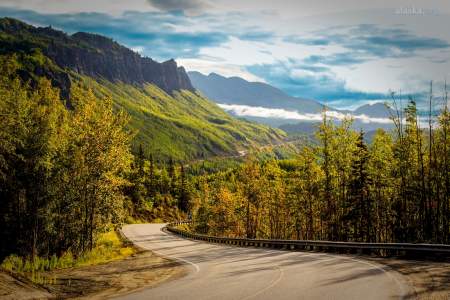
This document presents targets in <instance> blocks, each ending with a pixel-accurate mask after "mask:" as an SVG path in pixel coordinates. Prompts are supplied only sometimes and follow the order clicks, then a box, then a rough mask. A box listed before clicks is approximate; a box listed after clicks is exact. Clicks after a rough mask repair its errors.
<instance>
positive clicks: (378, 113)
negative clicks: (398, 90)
mask: <svg viewBox="0 0 450 300" xmlns="http://www.w3.org/2000/svg"><path fill="white" fill-rule="evenodd" d="M392 112H393V111H392V109H391V108H388V107H387V106H386V105H385V104H384V103H375V104H365V105H362V106H360V107H358V108H357V109H355V110H354V111H353V112H352V113H353V114H354V115H366V116H368V117H371V118H389V117H390V116H392Z"/></svg>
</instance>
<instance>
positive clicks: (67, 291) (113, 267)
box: [0, 251, 187, 299]
mask: <svg viewBox="0 0 450 300" xmlns="http://www.w3.org/2000/svg"><path fill="white" fill-rule="evenodd" d="M186 272H187V271H186V268H185V267H184V266H183V265H181V264H179V263H177V262H174V261H171V260H168V259H165V258H162V257H159V256H157V255H155V254H153V253H152V252H150V251H140V252H138V253H137V254H135V255H133V256H131V257H129V258H127V259H123V260H118V261H113V262H109V263H106V264H100V265H95V266H86V267H80V268H73V269H60V270H55V271H52V272H47V273H45V274H43V275H45V276H46V277H47V278H52V279H54V282H52V284H44V285H39V286H37V285H34V284H32V283H31V282H29V281H28V280H26V279H23V278H17V277H12V276H10V275H9V274H6V273H1V272H0V299H51V298H57V299H61V298H62V299H65V298H77V299H83V298H89V299H104V298H107V297H108V296H113V295H114V296H117V295H124V294H128V293H130V292H134V291H137V290H140V289H143V288H150V287H153V286H155V285H157V284H159V283H161V282H164V281H167V280H173V279H176V278H179V277H181V276H183V275H184V274H186Z"/></svg>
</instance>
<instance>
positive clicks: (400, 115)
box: [192, 89, 450, 243]
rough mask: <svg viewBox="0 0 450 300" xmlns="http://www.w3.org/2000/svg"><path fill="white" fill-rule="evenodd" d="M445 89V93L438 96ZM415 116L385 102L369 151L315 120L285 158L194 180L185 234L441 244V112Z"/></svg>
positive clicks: (444, 229)
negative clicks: (387, 125) (303, 141)
mask: <svg viewBox="0 0 450 300" xmlns="http://www.w3.org/2000/svg"><path fill="white" fill-rule="evenodd" d="M445 90H446V89H445ZM447 98H448V97H447V92H446V91H445V92H444V96H443V97H442V98H441V100H443V102H444V105H443V106H442V109H440V112H439V114H438V116H437V117H435V116H433V114H434V113H433V108H434V103H433V102H434V101H436V99H435V97H433V96H432V95H431V96H430V100H429V101H430V111H429V115H428V118H425V121H426V125H427V126H425V125H424V121H423V120H424V118H420V117H419V114H418V110H417V107H416V103H415V102H414V101H413V100H412V99H409V100H408V103H407V105H406V107H401V103H400V102H402V101H404V100H401V99H399V98H397V97H396V96H395V95H393V101H392V104H391V106H392V107H393V110H392V112H393V115H392V121H393V123H394V125H395V129H394V130H393V131H385V130H382V129H379V130H377V132H376V134H375V135H374V137H373V139H372V141H371V143H367V142H366V140H365V138H364V132H362V131H360V132H359V131H356V130H354V129H352V120H351V119H347V120H344V121H342V122H341V123H339V124H336V122H335V121H333V120H331V119H329V118H328V117H327V115H326V114H324V115H323V121H322V123H321V125H320V126H319V128H318V130H317V132H316V139H315V142H312V143H309V144H307V145H305V146H304V147H303V148H302V149H301V151H300V153H299V155H298V156H297V157H296V158H295V159H292V160H267V161H262V162H261V161H257V160H255V159H253V160H249V161H248V162H247V163H245V164H243V165H242V166H240V167H238V168H234V169H230V170H228V171H225V172H219V173H217V174H212V175H207V176H202V177H199V178H197V181H196V186H197V188H198V189H199V191H200V193H199V195H197V197H195V199H194V201H193V205H192V209H193V221H194V222H193V225H192V226H193V230H195V231H197V232H201V233H208V234H213V235H219V236H232V237H247V238H270V239H315V240H332V241H361V242H431V243H449V240H450V227H449V217H450V209H449V204H450V203H449V202H450V190H449V189H450V184H449V183H450V182H449V179H450V174H449V172H450V169H449V159H450V137H449V132H450V113H449V111H448V101H447Z"/></svg>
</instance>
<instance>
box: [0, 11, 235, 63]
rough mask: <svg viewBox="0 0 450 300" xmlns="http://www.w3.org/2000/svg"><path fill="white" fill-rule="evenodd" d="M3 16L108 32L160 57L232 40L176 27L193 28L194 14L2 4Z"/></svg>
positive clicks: (69, 29) (223, 34) (194, 54)
mask: <svg viewBox="0 0 450 300" xmlns="http://www.w3.org/2000/svg"><path fill="white" fill-rule="evenodd" d="M0 16H8V17H13V18H18V19H21V20H24V21H25V22H29V23H31V24H34V25H37V26H49V25H51V26H53V27H55V28H58V29H61V30H63V31H66V32H68V33H75V32H78V31H84V32H92V33H98V34H102V35H106V36H108V37H111V38H113V39H114V40H116V41H118V42H119V43H121V44H125V45H126V46H128V47H130V48H134V49H136V50H139V52H140V53H141V54H142V55H147V56H150V57H152V58H155V59H157V60H167V59H170V58H190V57H197V56H198V55H199V52H200V50H201V49H202V48H204V47H214V46H219V45H221V44H223V43H225V42H226V41H227V40H228V34H227V33H226V32H220V31H197V32H182V31H179V30H178V29H177V28H174V26H178V27H189V26H190V25H191V23H192V22H193V21H192V19H193V18H194V17H191V18H189V17H186V16H184V15H177V14H176V13H174V14H170V13H159V12H145V13H140V12H126V13H124V14H122V15H120V16H111V15H108V14H103V13H72V14H43V13H38V12H35V11H31V10H16V9H11V8H1V7H0Z"/></svg>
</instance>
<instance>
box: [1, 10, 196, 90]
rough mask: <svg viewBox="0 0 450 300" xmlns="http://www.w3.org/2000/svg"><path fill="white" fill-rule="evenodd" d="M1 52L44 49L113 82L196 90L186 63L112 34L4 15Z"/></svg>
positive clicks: (73, 66) (72, 66) (56, 58)
mask: <svg viewBox="0 0 450 300" xmlns="http://www.w3.org/2000/svg"><path fill="white" fill-rule="evenodd" d="M0 32H1V33H2V35H4V36H5V35H6V38H5V37H4V38H2V39H1V43H0V46H1V48H2V50H0V53H4V54H5V53H11V52H17V51H18V50H19V51H24V52H29V51H31V50H32V49H40V50H41V51H42V53H43V54H44V55H45V56H47V57H48V58H50V59H51V60H52V61H54V62H55V63H56V65H58V66H59V67H60V68H62V69H66V68H68V69H70V70H72V71H75V72H77V73H79V74H83V75H87V76H90V77H94V78H105V79H107V80H109V81H112V82H119V81H120V82H124V83H128V84H138V85H142V84H145V83H153V84H155V85H157V86H158V87H160V88H161V89H162V90H164V91H165V92H168V93H172V92H173V91H175V90H183V89H184V90H189V91H194V87H193V86H192V84H191V82H190V79H189V77H188V75H187V73H186V71H185V69H184V68H183V67H178V66H177V63H176V62H175V60H173V59H170V60H168V61H165V62H162V63H159V62H156V61H154V60H153V59H151V58H148V57H142V56H141V55H140V54H138V53H136V52H134V51H132V50H131V49H128V48H126V47H125V46H122V45H120V44H119V43H117V42H115V41H114V40H112V39H111V38H108V37H105V36H102V35H98V34H94V33H86V32H77V33H74V34H72V35H68V34H66V33H64V32H62V31H59V30H56V29H53V28H52V27H34V26H32V25H29V24H26V23H24V22H22V21H20V20H16V19H11V18H2V19H0Z"/></svg>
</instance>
